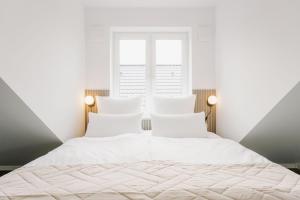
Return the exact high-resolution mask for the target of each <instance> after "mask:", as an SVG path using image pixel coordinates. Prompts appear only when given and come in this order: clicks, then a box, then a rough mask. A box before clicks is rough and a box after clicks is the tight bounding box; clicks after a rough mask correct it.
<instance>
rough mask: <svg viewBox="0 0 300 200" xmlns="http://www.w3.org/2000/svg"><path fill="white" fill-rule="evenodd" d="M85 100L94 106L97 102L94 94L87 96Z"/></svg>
mask: <svg viewBox="0 0 300 200" xmlns="http://www.w3.org/2000/svg"><path fill="white" fill-rule="evenodd" d="M84 102H85V104H86V105H88V106H92V105H94V103H95V99H94V97H93V96H86V97H85V99H84Z"/></svg>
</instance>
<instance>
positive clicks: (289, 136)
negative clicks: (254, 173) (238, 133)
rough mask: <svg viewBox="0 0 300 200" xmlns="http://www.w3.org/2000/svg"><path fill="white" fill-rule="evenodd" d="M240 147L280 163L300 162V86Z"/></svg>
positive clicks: (292, 91) (283, 100) (288, 95)
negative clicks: (243, 146)
mask: <svg viewBox="0 0 300 200" xmlns="http://www.w3.org/2000/svg"><path fill="white" fill-rule="evenodd" d="M241 144H243V145H245V146H246V147H248V148H250V149H252V150H254V151H256V152H258V153H260V154H262V155H264V156H265V157H267V158H269V159H270V160H272V161H274V162H277V163H297V162H300V83H298V84H297V85H296V86H295V87H294V88H293V89H292V90H291V91H290V92H289V93H288V94H287V95H286V96H285V97H284V98H283V99H282V100H281V101H280V102H279V103H278V104H277V105H276V106H275V107H274V108H273V109H272V110H271V112H269V113H268V114H267V115H266V116H265V117H264V118H263V120H261V121H260V122H259V123H258V125H257V126H256V127H255V128H254V129H252V131H251V132H250V133H249V134H248V135H247V136H246V137H245V138H244V139H243V140H242V141H241Z"/></svg>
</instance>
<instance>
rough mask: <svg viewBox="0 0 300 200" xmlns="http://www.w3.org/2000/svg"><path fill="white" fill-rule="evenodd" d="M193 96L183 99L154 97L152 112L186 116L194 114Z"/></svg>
mask: <svg viewBox="0 0 300 200" xmlns="http://www.w3.org/2000/svg"><path fill="white" fill-rule="evenodd" d="M195 100H196V96H195V95H189V96H184V97H161V96H154V97H153V101H152V109H153V110H152V111H153V112H154V113H158V114H187V113H194V108H195Z"/></svg>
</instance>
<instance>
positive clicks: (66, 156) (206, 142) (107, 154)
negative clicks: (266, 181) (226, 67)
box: [27, 133, 269, 166]
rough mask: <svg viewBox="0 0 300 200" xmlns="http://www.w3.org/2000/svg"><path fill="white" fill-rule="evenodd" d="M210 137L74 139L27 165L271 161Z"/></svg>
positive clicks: (217, 137)
mask: <svg viewBox="0 0 300 200" xmlns="http://www.w3.org/2000/svg"><path fill="white" fill-rule="evenodd" d="M209 135H210V137H209V138H185V139H183V138H163V137H155V136H152V135H151V134H147V133H142V134H124V135H119V136H113V137H105V138H89V137H81V138H74V139H71V140H69V141H67V142H65V143H64V144H63V145H61V146H60V147H58V148H56V149H54V150H53V151H51V152H49V153H48V154H46V155H44V156H42V157H40V158H38V159H36V160H34V161H32V162H30V163H28V164H27V166H48V165H76V164H103V163H123V162H136V161H150V160H168V161H175V162H184V163H195V164H249V163H251V164H252V163H266V162H269V161H268V160H267V159H265V158H264V157H262V156H260V155H258V154H257V153H255V152H253V151H251V150H249V149H247V148H245V147H243V146H241V145H240V144H238V143H236V142H234V141H232V140H228V139H223V138H220V137H219V136H216V135H215V134H212V133H211V134H209Z"/></svg>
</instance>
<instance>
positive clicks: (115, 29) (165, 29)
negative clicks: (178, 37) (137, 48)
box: [110, 26, 192, 33]
mask: <svg viewBox="0 0 300 200" xmlns="http://www.w3.org/2000/svg"><path fill="white" fill-rule="evenodd" d="M110 31H111V33H113V32H125V33H126V32H129V33H132V32H136V33H139V32H144V33H156V32H157V33H172V32H174V33H178V32H179V33H180V32H182V33H188V32H192V27H188V26H183V27H181V26H167V27H166V26H163V27H160V26H153V27H149V26H145V27H143V26H138V27H136V26H115V27H111V28H110Z"/></svg>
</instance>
